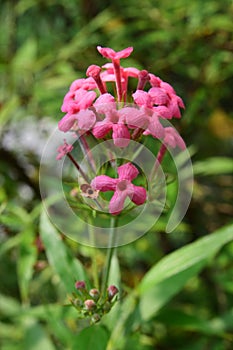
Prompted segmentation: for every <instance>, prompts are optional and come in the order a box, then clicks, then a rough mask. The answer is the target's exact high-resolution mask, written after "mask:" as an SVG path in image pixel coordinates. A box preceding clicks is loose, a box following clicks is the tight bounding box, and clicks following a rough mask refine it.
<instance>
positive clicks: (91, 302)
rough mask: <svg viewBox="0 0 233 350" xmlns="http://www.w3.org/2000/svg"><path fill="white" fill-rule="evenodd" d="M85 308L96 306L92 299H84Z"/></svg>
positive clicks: (89, 308) (91, 308)
mask: <svg viewBox="0 0 233 350" xmlns="http://www.w3.org/2000/svg"><path fill="white" fill-rule="evenodd" d="M84 305H85V309H86V310H93V309H94V308H95V307H96V303H95V302H94V300H92V299H87V300H85V301H84Z"/></svg>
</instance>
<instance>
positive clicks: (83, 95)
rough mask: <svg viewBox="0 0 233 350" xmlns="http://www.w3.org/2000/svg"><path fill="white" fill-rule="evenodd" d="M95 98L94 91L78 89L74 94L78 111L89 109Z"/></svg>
mask: <svg viewBox="0 0 233 350" xmlns="http://www.w3.org/2000/svg"><path fill="white" fill-rule="evenodd" d="M95 98H96V93H95V92H94V91H86V90H84V89H79V90H77V91H76V92H75V100H77V102H78V106H79V109H86V108H88V107H90V106H91V105H92V103H93V101H94V99H95Z"/></svg>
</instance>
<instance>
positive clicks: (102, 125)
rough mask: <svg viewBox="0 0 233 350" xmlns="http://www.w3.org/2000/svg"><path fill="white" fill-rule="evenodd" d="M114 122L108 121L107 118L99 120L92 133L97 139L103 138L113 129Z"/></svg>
mask: <svg viewBox="0 0 233 350" xmlns="http://www.w3.org/2000/svg"><path fill="white" fill-rule="evenodd" d="M112 126H113V124H112V123H111V122H107V121H105V120H103V121H101V122H97V123H96V124H95V126H94V128H93V129H92V134H93V135H94V136H95V137H96V138H97V139H102V138H103V137H104V136H105V135H107V133H108V132H109V131H110V130H112Z"/></svg>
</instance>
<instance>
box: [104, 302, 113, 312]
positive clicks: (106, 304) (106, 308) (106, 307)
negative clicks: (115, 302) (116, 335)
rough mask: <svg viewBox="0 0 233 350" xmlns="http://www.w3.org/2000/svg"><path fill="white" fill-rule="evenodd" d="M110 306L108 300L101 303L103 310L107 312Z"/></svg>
mask: <svg viewBox="0 0 233 350" xmlns="http://www.w3.org/2000/svg"><path fill="white" fill-rule="evenodd" d="M111 307H112V305H111V303H110V302H109V301H106V302H105V303H104V305H103V311H104V312H105V313H107V312H109V311H110V310H111Z"/></svg>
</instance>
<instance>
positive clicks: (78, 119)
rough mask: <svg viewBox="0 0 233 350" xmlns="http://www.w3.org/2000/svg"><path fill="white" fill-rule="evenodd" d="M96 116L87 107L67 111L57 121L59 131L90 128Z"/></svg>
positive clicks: (86, 129) (84, 130)
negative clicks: (75, 111) (71, 111)
mask: <svg viewBox="0 0 233 350" xmlns="http://www.w3.org/2000/svg"><path fill="white" fill-rule="evenodd" d="M95 121H96V116H95V114H94V112H92V111H90V110H89V109H86V110H85V109H83V110H81V111H79V112H78V113H74V114H69V113H67V114H66V115H65V116H64V117H63V118H62V119H61V120H60V121H59V123H58V127H59V129H60V130H61V131H63V132H67V131H69V130H75V131H76V130H80V131H83V132H86V131H88V130H90V129H91V128H92V127H93V125H94V124H95Z"/></svg>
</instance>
